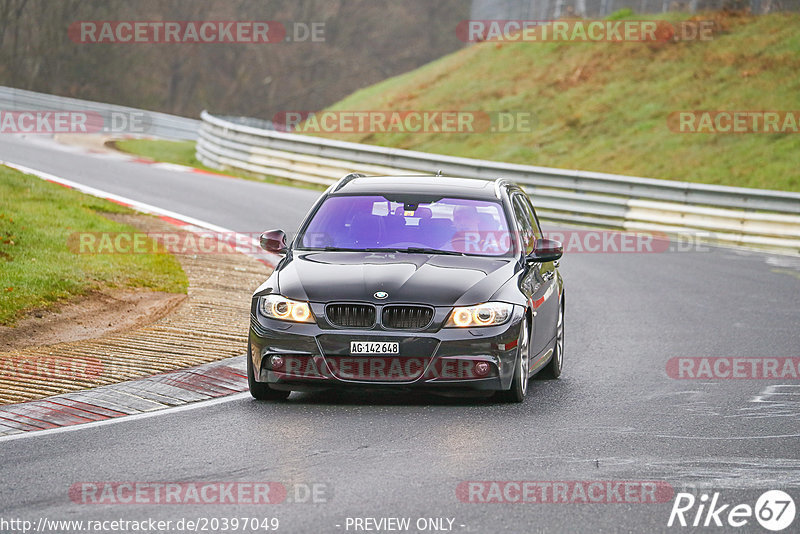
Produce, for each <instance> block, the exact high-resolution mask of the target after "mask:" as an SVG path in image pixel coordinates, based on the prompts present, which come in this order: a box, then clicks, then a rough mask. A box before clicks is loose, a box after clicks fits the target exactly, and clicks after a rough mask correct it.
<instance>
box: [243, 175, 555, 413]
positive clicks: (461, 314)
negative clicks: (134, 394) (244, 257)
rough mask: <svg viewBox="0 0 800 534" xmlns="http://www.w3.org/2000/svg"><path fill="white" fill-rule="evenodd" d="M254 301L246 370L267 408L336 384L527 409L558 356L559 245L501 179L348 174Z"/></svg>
mask: <svg viewBox="0 0 800 534" xmlns="http://www.w3.org/2000/svg"><path fill="white" fill-rule="evenodd" d="M261 246H262V247H263V248H264V249H265V250H267V251H269V252H273V253H276V254H280V255H283V258H282V259H281V261H280V262H279V263H278V265H277V267H276V269H275V271H274V272H273V273H272V275H271V276H270V277H269V279H267V281H266V282H264V283H263V284H262V285H261V286H260V287H259V288H258V289H257V290H256V291H255V293H254V295H253V300H252V305H251V309H250V315H251V317H250V333H249V343H248V345H249V346H248V358H247V370H248V378H249V385H250V392H251V393H252V395H253V397H255V398H256V399H261V400H268V399H272V400H278V399H285V398H286V397H287V396H288V395H289V393H290V392H291V391H308V390H315V389H325V388H335V387H362V388H363V387H370V388H376V387H380V388H394V389H397V390H406V389H410V388H424V389H427V390H430V391H434V392H439V393H445V394H451V395H452V394H456V395H459V394H464V395H467V394H478V395H491V394H495V395H497V396H499V397H500V398H502V399H503V400H506V401H510V402H521V401H522V400H523V399H524V397H525V393H526V391H527V388H528V379H529V378H530V377H531V376H533V375H534V374H536V373H542V374H543V375H545V376H548V377H550V378H558V376H559V375H560V374H561V368H562V363H563V358H564V284H563V280H562V278H561V275H560V274H559V272H558V260H559V258H560V257H561V255H562V253H563V248H562V245H561V243H559V242H557V241H552V240H549V239H545V238H543V237H542V231H541V228H540V226H539V221H538V219H537V216H536V212H535V210H534V208H533V205H532V204H531V201H530V199H529V198H528V196H527V195H526V194H525V192H524V191H523V190H522V189H521V188H520V187H519V186H517V185H515V184H514V183H511V182H509V181H507V180H504V179H499V180H496V181H486V180H478V179H469V178H456V177H445V176H370V177H366V176H363V175H360V174H349V175H347V176H345V177H344V178H342V179H341V180H339V181H338V182H337V183H336V184H334V185H332V186H331V187H330V188H329V189H328V190H327V191H326V192H325V193H324V194H323V195H322V196H321V197H320V198H319V200H317V202H316V203H315V205H314V206H313V207H312V208H311V210H310V212H309V214H308V215H307V216H306V218H305V220H304V221H303V223H302V224H301V226H300V230H299V232H298V233H297V235H296V237H295V238H294V239H293V240H292V242H291V243H289V244H287V238H286V234H285V233H284V232H283V231H281V230H271V231H267V232H264V233H263V234H262V235H261Z"/></svg>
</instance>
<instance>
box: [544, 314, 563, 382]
mask: <svg viewBox="0 0 800 534" xmlns="http://www.w3.org/2000/svg"><path fill="white" fill-rule="evenodd" d="M563 366H564V301H563V299H562V301H561V306H560V307H559V308H558V325H557V326H556V345H555V347H553V357H552V358H550V361H549V362H548V364H547V366H546V367H545V368H544V369H542V372H541V375H542V377H543V378H545V379H550V380H555V379H556V378H558V377H559V376H561V368H562V367H563Z"/></svg>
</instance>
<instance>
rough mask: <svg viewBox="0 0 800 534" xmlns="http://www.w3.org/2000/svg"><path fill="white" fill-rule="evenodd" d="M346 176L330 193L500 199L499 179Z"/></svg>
mask: <svg viewBox="0 0 800 534" xmlns="http://www.w3.org/2000/svg"><path fill="white" fill-rule="evenodd" d="M347 178H348V177H346V178H345V179H343V180H342V181H340V182H339V184H337V185H336V186H334V188H333V190H332V192H331V194H335V195H353V194H365V195H366V194H372V195H382V194H386V193H389V194H392V193H420V194H431V195H442V196H446V197H447V196H450V197H456V198H458V197H469V198H476V199H487V200H498V198H497V190H496V186H495V184H496V181H489V180H482V179H478V178H462V177H454V176H430V175H425V176H420V175H405V176H357V177H351V178H349V179H347Z"/></svg>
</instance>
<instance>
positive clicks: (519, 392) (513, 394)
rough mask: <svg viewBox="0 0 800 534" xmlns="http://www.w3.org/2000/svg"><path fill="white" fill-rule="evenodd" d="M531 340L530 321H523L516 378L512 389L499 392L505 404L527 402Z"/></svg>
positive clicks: (515, 370)
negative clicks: (529, 332)
mask: <svg viewBox="0 0 800 534" xmlns="http://www.w3.org/2000/svg"><path fill="white" fill-rule="evenodd" d="M530 339H531V337H530V335H529V334H528V320H527V319H523V321H522V326H521V327H520V333H519V340H518V341H517V347H519V349H518V351H517V354H518V356H517V361H516V364H515V365H514V378H513V379H512V380H511V389H508V390H505V391H498V392H497V396H498V398H499V399H500V400H502V401H503V402H522V401H523V400H525V394H526V393H527V392H528V378H529V377H530V376H529V375H530V368H531V355H530Z"/></svg>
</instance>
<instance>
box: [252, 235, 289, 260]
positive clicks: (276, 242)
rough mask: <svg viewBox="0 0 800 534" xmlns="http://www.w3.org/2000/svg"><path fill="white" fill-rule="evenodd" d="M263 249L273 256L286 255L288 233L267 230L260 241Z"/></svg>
mask: <svg viewBox="0 0 800 534" xmlns="http://www.w3.org/2000/svg"><path fill="white" fill-rule="evenodd" d="M259 241H260V244H261V248H263V249H264V250H266V251H267V252H272V253H273V254H286V252H287V251H288V250H289V247H287V246H286V233H285V232H284V231H283V230H267V231H266V232H264V233H263V234H261V238H260V239H259Z"/></svg>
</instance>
